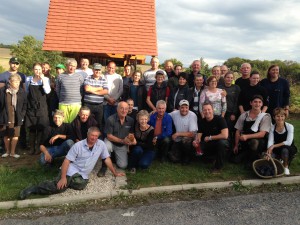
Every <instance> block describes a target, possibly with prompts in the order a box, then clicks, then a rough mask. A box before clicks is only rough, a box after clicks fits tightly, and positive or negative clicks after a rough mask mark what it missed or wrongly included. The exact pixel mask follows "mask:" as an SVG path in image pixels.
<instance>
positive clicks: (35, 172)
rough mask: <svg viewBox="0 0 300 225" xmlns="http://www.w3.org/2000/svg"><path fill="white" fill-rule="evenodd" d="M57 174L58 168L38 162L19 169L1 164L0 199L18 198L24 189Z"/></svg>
mask: <svg viewBox="0 0 300 225" xmlns="http://www.w3.org/2000/svg"><path fill="white" fill-rule="evenodd" d="M57 174H58V170H57V168H50V169H45V168H42V167H41V166H39V165H37V164H36V165H33V166H32V167H31V168H19V169H17V170H12V169H9V168H7V167H5V166H0V184H1V185H0V201H9V200H16V199H18V196H19V193H20V191H21V190H22V189H24V188H26V187H28V186H31V185H35V184H38V183H39V182H41V181H44V180H47V179H52V178H53V177H55V176H56V175H57Z"/></svg>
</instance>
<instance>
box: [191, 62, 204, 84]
mask: <svg viewBox="0 0 300 225" xmlns="http://www.w3.org/2000/svg"><path fill="white" fill-rule="evenodd" d="M191 67H192V71H191V73H190V74H189V77H188V84H189V87H190V88H191V87H193V86H194V79H195V76H196V75H197V74H201V73H200V70H201V61H200V60H194V61H193V63H192V65H191ZM203 79H204V84H205V83H206V76H205V75H203Z"/></svg>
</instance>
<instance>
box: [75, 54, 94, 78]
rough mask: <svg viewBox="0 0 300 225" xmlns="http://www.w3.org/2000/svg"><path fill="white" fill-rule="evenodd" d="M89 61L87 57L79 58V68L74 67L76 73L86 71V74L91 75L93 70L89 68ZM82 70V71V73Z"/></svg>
mask: <svg viewBox="0 0 300 225" xmlns="http://www.w3.org/2000/svg"><path fill="white" fill-rule="evenodd" d="M89 65H90V61H89V60H88V59H87V58H81V59H80V68H78V69H76V71H75V72H76V73H81V74H84V73H86V74H87V75H90V76H91V75H93V70H92V69H90V68H89ZM83 72H84V73H83Z"/></svg>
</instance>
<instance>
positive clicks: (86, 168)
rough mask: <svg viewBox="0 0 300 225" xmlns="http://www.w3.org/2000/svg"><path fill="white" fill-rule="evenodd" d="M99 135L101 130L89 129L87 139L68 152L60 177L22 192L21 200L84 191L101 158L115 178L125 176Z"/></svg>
mask: <svg viewBox="0 0 300 225" xmlns="http://www.w3.org/2000/svg"><path fill="white" fill-rule="evenodd" d="M99 135H100V131H99V128H97V127H91V128H89V129H88V133H87V139H84V140H82V141H79V142H77V143H76V144H74V145H73V147H72V148H71V149H70V151H69V152H68V154H67V156H66V158H65V160H64V162H63V164H62V166H61V172H60V174H59V175H58V177H57V178H56V179H54V180H53V181H45V182H42V183H40V184H38V185H36V186H32V187H29V188H26V189H24V190H22V191H21V193H20V199H26V198H27V197H28V196H29V195H31V194H39V195H50V194H56V193H60V192H63V191H65V190H66V189H67V188H72V189H75V190H83V189H84V188H85V187H86V185H87V184H88V181H89V180H88V178H89V174H90V173H91V172H92V170H93V168H94V167H95V165H96V163H97V161H98V159H99V158H101V159H105V160H104V162H105V164H106V165H107V167H108V168H109V169H110V171H111V172H112V173H113V174H114V176H116V177H117V176H124V175H125V174H124V173H118V172H116V170H115V168H114V167H113V165H112V162H111V160H110V157H109V153H108V151H107V148H106V146H105V144H104V142H103V141H101V140H99V139H98V137H99Z"/></svg>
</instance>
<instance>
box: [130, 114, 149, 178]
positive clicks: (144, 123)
mask: <svg viewBox="0 0 300 225" xmlns="http://www.w3.org/2000/svg"><path fill="white" fill-rule="evenodd" d="M148 121H149V113H148V112H147V111H146V110H141V111H139V113H138V114H137V122H138V123H137V124H136V126H135V132H134V136H135V138H136V142H137V144H136V146H134V147H133V149H132V150H131V152H130V155H129V160H128V168H129V170H130V172H131V173H135V172H136V169H137V168H141V169H147V168H148V167H149V166H150V165H151V163H152V161H153V159H154V156H155V152H154V146H153V143H152V141H153V136H154V128H153V127H151V126H150V125H149V124H148Z"/></svg>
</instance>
